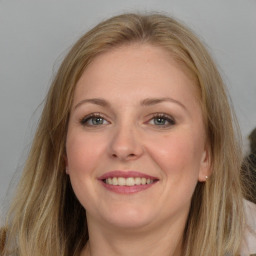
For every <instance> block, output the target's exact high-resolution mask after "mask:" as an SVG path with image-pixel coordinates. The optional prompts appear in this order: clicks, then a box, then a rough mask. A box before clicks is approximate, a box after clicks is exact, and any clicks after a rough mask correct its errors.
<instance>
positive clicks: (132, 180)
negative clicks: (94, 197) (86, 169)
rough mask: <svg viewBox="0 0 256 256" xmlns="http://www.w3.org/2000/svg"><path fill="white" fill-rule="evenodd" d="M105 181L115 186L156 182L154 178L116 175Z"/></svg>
mask: <svg viewBox="0 0 256 256" xmlns="http://www.w3.org/2000/svg"><path fill="white" fill-rule="evenodd" d="M103 182H104V183H106V184H109V185H114V186H139V185H146V184H152V183H153V182H154V180H153V179H149V178H148V179H147V178H140V177H128V178H124V177H114V178H108V179H105V180H103Z"/></svg>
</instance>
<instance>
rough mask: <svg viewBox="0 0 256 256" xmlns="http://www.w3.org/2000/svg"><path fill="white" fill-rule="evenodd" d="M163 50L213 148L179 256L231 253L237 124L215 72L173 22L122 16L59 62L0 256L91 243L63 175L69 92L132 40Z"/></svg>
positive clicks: (238, 227) (236, 221) (71, 249)
mask: <svg viewBox="0 0 256 256" xmlns="http://www.w3.org/2000/svg"><path fill="white" fill-rule="evenodd" d="M135 42H136V43H147V44H152V45H156V46H159V47H162V48H164V49H166V50H168V51H169V52H170V53H171V55H172V56H173V58H174V59H175V60H177V61H178V62H179V63H181V64H182V65H183V66H184V67H186V69H187V70H189V72H190V73H191V74H192V75H193V76H194V77H195V78H196V81H197V86H198V88H199V91H200V104H201V107H202V112H203V117H204V122H205V128H206V131H207V135H208V140H209V144H210V146H211V156H210V157H211V162H212V166H211V168H212V176H211V177H210V178H209V179H208V181H207V182H206V183H198V185H197V187H196V189H195V192H194V195H193V198H192V202H191V210H190V213H189V217H188V221H187V226H186V229H185V233H184V241H183V243H184V244H183V248H184V252H183V255H185V256H188V255H190V256H207V255H213V254H214V255H215V256H223V255H236V254H237V253H238V250H239V246H240V243H241V240H242V237H241V236H242V234H243V228H244V217H243V216H244V213H243V205H242V188H241V184H240V177H239V170H240V166H241V161H242V153H241V150H240V148H241V147H240V143H239V139H238V138H237V134H236V133H235V131H236V122H235V121H234V116H233V114H232V109H231V108H230V104H229V100H228V97H227V94H226V89H225V86H224V84H223V81H222V79H221V77H220V74H219V72H218V70H217V68H216V66H215V64H214V62H213V61H212V58H211V57H210V56H209V54H208V52H207V50H206V49H205V47H204V46H203V45H202V43H201V42H200V41H199V39H198V38H197V37H196V36H195V35H194V33H192V32H191V31H190V30H189V29H187V28H186V27H185V26H184V25H182V24H180V23H179V22H177V21H176V20H175V19H173V18H169V17H166V16H164V15H160V14H149V15H140V14H124V15H120V16H116V17H113V18H110V19H108V20H106V21H104V22H102V23H100V24H99V25H97V26H96V27H95V28H93V29H92V30H90V31H89V32H88V33H86V34H85V35H84V36H82V37H81V38H80V39H79V40H78V42H77V43H76V44H75V45H74V46H73V48H72V49H71V50H70V52H69V53H68V55H67V56H66V58H65V59H64V61H63V63H62V65H61V67H60V68H59V71H58V73H57V74H56V77H55V79H54V81H53V83H52V86H51V88H50V90H49V92H48V95H47V98H46V102H45V106H44V109H43V112H42V116H41V120H40V123H39V125H38V129H37V132H36V134H35V137H34V141H33V144H32V147H31V151H30V154H29V157H28V159H27V162H26V165H25V168H24V172H23V175H22V177H21V180H20V183H19V186H18V189H17V194H16V197H15V199H14V202H13V204H12V207H11V210H10V212H9V217H8V219H7V223H6V229H5V230H3V231H2V233H1V242H2V244H4V246H2V247H3V248H2V253H1V255H5V256H7V255H19V256H34V255H36V256H39V255H44V256H45V255H56V256H60V255H63V256H64V255H67V256H68V255H79V254H80V252H81V250H82V248H83V246H84V245H85V244H86V242H87V241H88V239H89V238H88V230H87V222H86V215H85V210H84V209H83V207H82V206H81V205H80V203H79V202H78V200H77V199H76V197H75V195H74V193H73V191H72V188H71V185H70V181H69V177H68V176H67V175H66V174H65V171H64V170H65V160H64V158H65V140H66V134H67V124H68V120H69V112H70V108H71V104H72V99H73V93H74V88H75V86H76V83H77V81H78V79H79V78H80V76H81V74H82V73H83V71H84V69H85V68H86V67H87V66H88V65H89V64H90V62H91V61H92V60H93V59H94V58H95V56H97V55H99V54H100V53H102V52H105V51H108V50H109V49H111V48H113V47H118V46H120V45H123V44H131V43H135Z"/></svg>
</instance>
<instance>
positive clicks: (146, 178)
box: [98, 171, 159, 194]
mask: <svg viewBox="0 0 256 256" xmlns="http://www.w3.org/2000/svg"><path fill="white" fill-rule="evenodd" d="M98 179H99V181H101V182H102V184H103V186H104V187H105V188H107V189H108V190H111V191H113V192H116V193H122V194H125V193H135V192H139V191H142V190H145V189H148V188H149V187H151V186H152V185H154V184H155V183H156V182H157V181H158V180H159V179H158V178H156V177H153V176H150V175H147V174H143V173H140V172H135V171H111V172H108V173H105V174H104V175H102V176H100V177H99V178H98Z"/></svg>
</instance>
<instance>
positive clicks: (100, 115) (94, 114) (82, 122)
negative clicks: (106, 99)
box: [79, 112, 110, 126]
mask: <svg viewBox="0 0 256 256" xmlns="http://www.w3.org/2000/svg"><path fill="white" fill-rule="evenodd" d="M97 117H98V118H102V119H104V120H105V121H107V122H108V123H110V122H109V121H108V120H107V118H106V117H105V115H103V114H102V113H99V112H95V113H90V114H88V115H85V116H83V117H82V118H81V119H79V123H80V124H81V125H83V126H93V125H88V124H87V125H86V122H87V121H88V120H90V119H91V118H97ZM102 125H104V124H102ZM95 126H96V125H95Z"/></svg>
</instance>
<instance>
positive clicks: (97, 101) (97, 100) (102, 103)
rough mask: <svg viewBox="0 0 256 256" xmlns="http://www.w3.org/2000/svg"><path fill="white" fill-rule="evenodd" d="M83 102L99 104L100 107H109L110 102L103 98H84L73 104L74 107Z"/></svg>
mask: <svg viewBox="0 0 256 256" xmlns="http://www.w3.org/2000/svg"><path fill="white" fill-rule="evenodd" d="M84 103H91V104H95V105H99V106H102V107H109V106H110V104H109V103H108V102H107V101H106V100H104V99H101V98H93V99H84V100H82V101H80V102H78V103H77V104H76V105H75V107H74V109H76V108H78V107H79V106H81V105H82V104H84Z"/></svg>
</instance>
